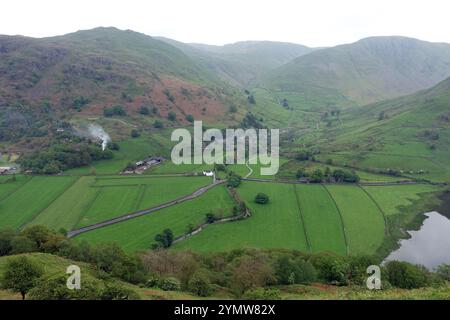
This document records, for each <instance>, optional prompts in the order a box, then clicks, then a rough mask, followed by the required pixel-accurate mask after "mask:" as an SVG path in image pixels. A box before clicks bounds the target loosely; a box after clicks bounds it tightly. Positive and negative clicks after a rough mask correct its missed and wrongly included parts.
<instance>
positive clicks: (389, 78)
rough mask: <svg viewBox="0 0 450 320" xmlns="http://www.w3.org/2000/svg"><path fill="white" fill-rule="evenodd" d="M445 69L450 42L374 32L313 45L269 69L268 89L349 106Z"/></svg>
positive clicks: (434, 79) (408, 88)
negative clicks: (349, 40) (327, 45)
mask: <svg viewBox="0 0 450 320" xmlns="http://www.w3.org/2000/svg"><path fill="white" fill-rule="evenodd" d="M449 75H450V45H449V44H440V43H429V42H424V41H419V40H416V39H409V38H403V37H374V38H368V39H363V40H360V41H358V42H356V43H353V44H347V45H341V46H337V47H333V48H327V49H323V50H318V51H316V52H313V53H310V54H307V55H305V56H302V57H299V58H297V59H295V60H294V61H292V62H290V63H287V64H286V65H283V66H281V67H280V68H278V69H276V70H274V71H273V72H271V73H270V74H269V75H268V76H267V77H265V79H264V80H263V81H262V83H264V84H265V85H266V86H268V87H269V88H271V89H274V90H277V91H283V92H296V93H300V94H303V95H307V94H308V95H310V94H311V92H313V94H314V96H327V95H328V96H331V97H332V98H333V99H332V100H334V101H331V103H332V104H333V105H338V106H340V107H348V106H351V105H353V104H358V105H362V104H367V103H371V102H375V101H381V100H383V99H387V98H393V97H398V96H402V95H406V94H410V93H413V92H415V91H418V90H421V89H425V88H428V87H431V86H433V85H435V84H437V83H438V82H440V81H442V80H444V79H445V78H447V77H448V76H449Z"/></svg>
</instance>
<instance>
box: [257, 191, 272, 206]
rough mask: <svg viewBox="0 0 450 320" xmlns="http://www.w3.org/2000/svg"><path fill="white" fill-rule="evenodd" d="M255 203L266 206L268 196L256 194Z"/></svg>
mask: <svg viewBox="0 0 450 320" xmlns="http://www.w3.org/2000/svg"><path fill="white" fill-rule="evenodd" d="M255 202H256V203H258V204H267V203H269V196H268V195H267V194H265V193H262V192H260V193H258V194H257V195H256V197H255Z"/></svg>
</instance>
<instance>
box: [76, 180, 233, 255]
mask: <svg viewBox="0 0 450 320" xmlns="http://www.w3.org/2000/svg"><path fill="white" fill-rule="evenodd" d="M232 206H233V200H232V199H231V197H230V195H229V194H228V192H227V191H226V189H225V187H224V186H219V187H216V188H214V189H211V190H209V191H208V192H206V193H205V194H204V195H202V196H201V197H200V198H197V199H194V200H190V201H186V202H183V203H181V204H178V205H176V206H173V207H169V208H165V209H163V210H160V211H157V212H154V213H152V214H149V215H145V216H142V217H139V218H136V219H132V220H128V221H125V222H122V223H118V224H114V225H111V226H108V227H105V228H101V229H97V230H94V231H91V232H88V233H84V234H81V235H79V236H78V237H76V238H75V239H78V240H87V241H89V242H92V243H99V242H108V241H113V242H117V243H119V244H120V245H121V246H122V247H123V248H124V249H125V250H127V251H134V250H145V249H150V248H151V246H152V244H153V243H154V238H155V235H156V234H158V233H160V232H162V231H163V230H164V229H166V228H170V229H171V230H172V231H173V233H174V235H175V236H180V235H182V234H184V233H185V232H187V230H188V226H189V224H192V225H198V224H200V223H202V222H203V221H204V220H205V215H206V214H207V213H209V212H213V213H215V214H217V215H223V216H227V215H230V214H231V208H232ZM209 228H210V227H208V229H209Z"/></svg>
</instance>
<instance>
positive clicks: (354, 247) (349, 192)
mask: <svg viewBox="0 0 450 320" xmlns="http://www.w3.org/2000/svg"><path fill="white" fill-rule="evenodd" d="M326 188H327V189H328V191H329V192H330V194H331V196H332V197H333V199H334V200H335V202H336V204H337V206H338V208H339V210H340V212H341V214H342V218H343V221H344V226H345V232H346V236H347V241H348V246H349V253H350V254H373V253H375V251H376V250H377V249H378V248H379V247H380V245H381V243H382V242H383V239H384V235H385V233H384V232H385V222H384V218H383V214H382V212H380V210H379V209H378V207H377V206H376V204H375V203H374V202H373V201H372V199H371V198H370V197H369V196H368V195H367V194H366V193H365V192H364V190H362V189H361V188H360V187H358V186H352V185H347V186H343V185H328V186H326Z"/></svg>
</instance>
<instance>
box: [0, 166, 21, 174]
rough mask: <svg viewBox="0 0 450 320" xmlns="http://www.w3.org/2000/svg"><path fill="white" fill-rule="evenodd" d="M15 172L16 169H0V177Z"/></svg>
mask: <svg viewBox="0 0 450 320" xmlns="http://www.w3.org/2000/svg"><path fill="white" fill-rule="evenodd" d="M16 172H17V168H16V167H0V175H4V174H14V173H16Z"/></svg>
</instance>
